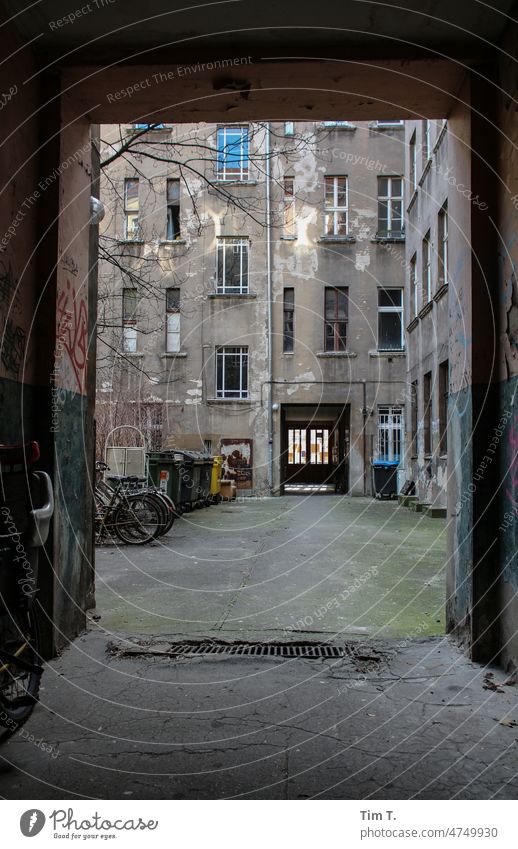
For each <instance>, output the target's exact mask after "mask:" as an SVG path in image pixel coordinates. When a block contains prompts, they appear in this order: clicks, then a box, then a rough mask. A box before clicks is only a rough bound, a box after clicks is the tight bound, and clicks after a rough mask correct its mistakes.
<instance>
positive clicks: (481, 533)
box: [0, 37, 518, 663]
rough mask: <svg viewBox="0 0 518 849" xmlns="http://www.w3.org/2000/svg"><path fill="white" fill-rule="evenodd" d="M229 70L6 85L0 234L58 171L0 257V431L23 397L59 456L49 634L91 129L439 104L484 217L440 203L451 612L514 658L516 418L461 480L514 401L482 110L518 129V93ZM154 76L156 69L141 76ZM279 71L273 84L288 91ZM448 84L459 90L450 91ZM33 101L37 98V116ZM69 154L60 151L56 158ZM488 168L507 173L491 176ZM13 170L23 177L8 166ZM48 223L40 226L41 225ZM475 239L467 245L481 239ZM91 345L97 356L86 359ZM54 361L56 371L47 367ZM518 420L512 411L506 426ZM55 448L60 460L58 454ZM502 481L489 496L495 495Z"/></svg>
mask: <svg viewBox="0 0 518 849" xmlns="http://www.w3.org/2000/svg"><path fill="white" fill-rule="evenodd" d="M13 43H14V42H13V41H12V40H10V43H9V44H8V45H6V52H7V53H9V52H10V51H11V50H12V46H13ZM509 43H512V38H511V37H509ZM18 56H19V61H20V64H19V66H18V67H17V66H16V62H13V63H6V65H4V66H2V68H3V73H4V74H7V76H5V77H3V78H2V81H3V82H2V90H5V89H6V88H8V85H9V84H10V77H11V74H14V73H18V74H19V75H20V76H21V77H23V78H25V76H26V75H27V69H28V68H30V67H31V62H32V59H31V56H30V53H29V51H28V50H25V51H23V52H20V54H18ZM32 67H34V63H32ZM158 72H160V73H161V74H165V79H164V78H162V77H159V79H158V81H157V80H154V78H153V75H154V74H157V73H158ZM171 73H172V76H169V75H170V74H171ZM491 73H492V74H494V75H495V77H496V78H498V73H500V76H501V78H502V80H507V82H506V85H507V86H508V87H509V89H510V91H511V93H512V92H513V91H514V92H515V85H514V82H513V77H512V74H513V69H512V65H511V63H509V64H506V63H505V62H503V63H502V64H501V66H500V69H499V70H498V69H496V68H492V69H491ZM230 76H232V80H231V81H230V82H229V78H228V77H229V75H228V74H225V75H223V76H222V74H221V71H220V70H216V71H212V70H210V69H209V70H207V71H204V72H201V73H196V74H194V75H191V76H189V77H185V78H179V77H178V74H177V72H176V66H174V65H165V64H164V65H157V64H155V65H153V66H141V67H136V66H131V67H130V66H124V67H117V68H112V69H108V70H103V71H102V72H99V69H98V68H95V67H92V68H90V69H88V68H86V67H82V68H80V69H66V70H63V71H61V73H60V74H53V75H52V76H50V75H49V76H45V75H43V77H41V78H40V81H39V82H38V84H36V83H35V82H33V83H32V85H31V84H28V86H29V87H28V88H26V89H24V97H23V98H16V97H15V98H13V101H12V103H11V104H10V110H6V109H4V112H3V116H4V118H5V119H7V118H8V119H9V121H10V122H11V125H12V128H13V131H14V136H13V140H12V142H11V143H10V144H9V146H8V147H4V148H3V149H2V150H3V152H2V154H1V155H2V157H4V158H3V159H2V160H1V161H0V165H1V167H2V169H3V172H4V173H6V174H8V175H10V180H9V184H8V185H9V187H8V191H9V192H10V193H11V194H10V195H9V197H10V203H9V205H8V206H4V207H0V210H1V212H0V214H1V215H2V216H3V218H2V219H1V220H2V231H3V232H6V231H7V230H8V228H9V227H10V226H11V223H12V220H13V218H14V216H15V215H16V212H17V210H18V209H20V208H21V207H22V206H23V204H24V201H25V200H26V198H28V197H30V196H32V194H33V192H34V191H35V190H36V189H37V187H38V183H39V181H40V180H41V178H42V176H43V178H44V179H47V177H48V178H50V177H51V176H52V177H53V179H51V180H50V182H49V184H48V186H46V188H45V189H44V190H42V192H43V193H42V195H41V197H40V198H38V201H39V202H38V204H34V205H32V206H29V207H28V208H27V210H26V213H27V214H26V215H25V216H24V217H23V219H22V220H23V228H22V227H20V228H15V237H13V238H11V239H10V240H9V242H8V244H7V245H6V248H5V250H4V252H3V253H2V255H1V261H4V262H10V263H11V269H12V270H13V273H14V276H15V277H18V278H19V277H20V275H22V274H23V280H24V294H23V299H25V300H23V299H22V302H21V305H20V316H21V319H20V326H22V330H23V329H24V330H25V333H26V337H27V348H26V349H25V348H24V355H23V363H24V365H23V369H18V371H17V372H16V373H15V374H12V375H9V374H8V373H6V371H5V368H4V372H3V373H2V392H3V393H4V396H5V398H6V399H7V404H8V408H9V409H12V410H13V415H12V416H6V417H5V429H4V432H3V433H2V438H3V439H14V438H16V437H17V435H18V434H19V433H20V430H21V416H20V412H19V411H20V410H24V413H23V415H24V416H25V419H26V426H25V433H26V434H29V433H30V434H31V435H35V436H36V438H38V435H41V441H42V443H43V445H44V461H45V464H46V465H47V466H48V467H49V468H52V469H53V470H54V480H55V486H56V490H57V497H58V506H59V509H58V511H57V514H56V519H55V525H54V538H53V541H51V543H50V546H49V551H48V554H49V559H50V562H52V563H53V564H54V567H55V573H54V575H55V577H54V578H53V580H52V582H50V581H48V582H47V583H46V588H45V590H44V593H43V595H44V596H45V595H46V596H47V610H48V613H49V621H50V620H52V621H54V623H56V632H55V633H54V635H53V637H52V640H53V643H54V645H56V644H58V643H59V642H60V641H64V640H65V639H67V638H68V637H72V636H74V634H76V633H77V632H78V631H79V630H80V628H81V627H82V626H83V624H84V611H85V608H86V605H87V602H88V599H89V598H91V583H92V572H91V566H90V556H91V535H90V531H91V504H90V498H89V496H88V492H89V474H90V467H89V465H88V463H89V462H90V463H91V461H92V459H93V455H92V442H91V435H92V434H91V426H92V415H91V404H92V403H93V383H92V370H93V366H94V361H95V351H94V347H93V345H92V338H93V336H92V331H93V328H94V312H95V271H94V270H93V255H94V253H95V238H96V234H95V228H93V227H91V226H90V224H89V206H88V197H89V195H90V193H91V192H94V193H95V182H96V173H95V166H93V165H92V162H91V158H90V153H89V149H88V144H89V132H90V126H91V125H93V124H97V123H100V122H113V121H120V122H131V121H137V120H146V121H154V120H172V119H174V120H175V121H203V120H204V121H217V120H224V121H229V120H232V121H234V120H254V119H265V118H272V119H273V118H277V119H281V120H282V119H285V118H289V119H294V118H297V117H301V118H302V117H303V118H306V119H307V117H308V116H309V115H310V116H311V118H312V119H316V120H318V119H330V118H341V117H346V118H348V119H351V120H371V119H375V118H387V119H388V118H394V117H397V118H404V117H413V118H416V117H417V118H419V117H431V118H433V117H436V118H439V117H444V116H447V117H448V118H449V121H450V126H451V128H452V130H453V133H454V135H455V137H456V139H457V142H456V144H455V147H456V153H455V156H456V160H455V162H454V169H457V170H458V175H459V177H458V179H459V181H462V183H463V184H464V185H469V186H471V189H472V191H473V194H475V195H476V194H477V193H479V195H480V198H484V202H487V205H488V209H490V213H488V211H487V209H485V210H482V209H480V208H477V207H475V206H474V204H473V203H472V202H471V201H470V200H469V199H467V198H466V197H465V196H464V195H463V194H462V193H461V192H458V193H455V200H454V201H453V207H452V211H451V214H452V220H457V221H458V222H459V226H460V227H461V229H462V231H463V232H464V233H465V234H466V237H467V239H468V241H466V239H465V240H464V241H462V240H460V241H459V244H458V247H457V248H455V250H456V251H457V255H456V256H454V257H452V269H453V273H454V274H455V275H456V279H457V282H458V286H457V294H456V298H455V299H452V300H451V302H450V331H451V349H450V360H451V365H452V384H451V388H452V400H451V402H450V404H451V412H452V425H451V427H452V432H451V434H452V446H453V447H452V451H451V455H452V456H451V459H450V472H451V480H452V481H453V486H454V488H453V489H452V494H451V496H450V504H449V515H450V519H451V522H450V527H451V536H450V549H449V550H450V564H449V565H450V571H449V590H450V595H451V600H450V604H449V624H450V628H451V629H452V630H456V631H457V632H458V633H459V634H460V635H463V636H464V637H465V638H466V641H467V643H468V644H469V645H470V646H471V647H472V648H473V646H475V650H474V651H473V654H474V656H479V657H492V656H493V655H494V654H495V650H496V652H498V651H499V650H502V654H501V657H502V658H503V659H504V662H506V663H507V662H511V661H512V659H513V657H514V658H515V659H516V658H517V657H518V646H517V645H516V642H513V640H512V633H513V628H514V623H515V622H516V619H517V611H516V605H515V602H514V601H512V598H513V592H514V589H513V588H515V587H516V571H515V569H513V566H512V565H511V564H510V563H508V562H507V561H509V560H510V558H511V557H512V555H514V552H515V551H516V525H517V523H516V517H517V511H516V510H515V504H516V503H517V501H516V499H517V497H518V494H517V492H516V475H515V474H514V470H515V469H516V466H515V462H516V461H515V450H514V445H515V441H514V440H515V438H516V436H515V434H516V429H515V428H514V429H513V427H510V426H507V427H506V428H505V438H504V437H502V439H501V441H500V443H499V457H500V459H499V460H495V464H489V465H491V466H492V468H491V469H490V470H489V471H488V472H487V473H485V475H483V477H482V480H481V481H479V482H478V483H479V485H478V486H477V489H476V491H475V492H472V491H470V484H471V483H472V479H473V475H474V473H476V471H477V469H478V465H479V463H480V461H481V458H482V457H483V456H484V455H485V454H486V449H487V446H488V444H489V443H488V439H489V438H490V437H491V434H492V431H493V428H494V427H498V423H499V417H500V416H501V414H502V412H503V411H504V410H506V409H509V408H510V406H511V404H512V403H513V404H514V395H513V392H514V388H515V381H516V373H515V370H514V364H513V363H514V354H513V344H514V341H513V327H514V324H513V322H514V321H515V313H514V310H515V304H516V301H513V300H512V298H513V296H512V292H513V291H515V289H516V282H515V278H514V266H513V264H512V253H513V251H515V250H516V243H515V241H514V239H515V232H516V210H515V207H514V204H513V201H512V194H511V193H510V192H509V191H508V188H507V187H508V186H509V185H511V184H512V180H514V179H515V177H512V176H511V175H512V173H513V172H514V174H516V170H517V169H516V164H517V163H516V151H515V148H514V146H513V143H512V142H510V141H506V140H505V139H504V138H503V134H502V133H499V132H495V130H491V123H490V122H491V120H492V119H493V118H494V120H495V121H496V122H497V125H498V129H499V130H502V129H504V128H505V131H506V132H507V133H508V134H509V135H511V131H512V132H513V133H515V130H514V128H513V125H512V122H513V119H514V115H515V113H514V111H513V109H514V107H508V106H507V103H506V99H505V98H503V97H502V98H500V101H499V100H498V98H497V97H496V96H495V91H494V89H492V88H491V85H490V84H489V83H488V84H485V83H483V81H482V79H481V78H479V77H473V76H472V79H471V81H470V80H469V74H467V73H466V70H465V67H463V66H462V65H459V64H457V63H456V62H450V61H447V60H410V61H401V60H391V61H387V62H381V61H374V62H368V63H366V62H362V61H359V62H340V61H335V60H332V61H329V62H325V61H319V62H308V63H301V62H299V61H290V62H285V63H279V62H276V61H270V62H262V63H261V62H260V61H259V60H257V61H254V58H253V57H252V61H251V62H247V63H246V64H243V65H240V67H239V69H238V72H236V71H235V69H232V73H231V74H230ZM148 79H151V80H152V82H150V84H149V85H148V84H147V82H146V81H147V80H148ZM279 80H282V81H283V86H284V88H283V89H282V90H280V89H279ZM463 80H464V84H463ZM141 83H144V84H142V85H141ZM231 83H232V84H231ZM463 85H464V88H463ZM137 86H138V87H137ZM488 86H489V88H488ZM459 92H462V96H461V97H460V98H459V99H458V100H456V98H457V96H458V95H459ZM488 96H489V100H488ZM462 101H463V102H462ZM470 103H471V104H472V105H474V106H475V107H477V105H478V106H480V110H479V111H480V113H481V114H480V115H477V116H476V117H475V118H473V116H472V115H471V114H470ZM488 104H492V106H491V108H492V109H493V112H494V115H493V116H489V121H488V117H486V115H485V114H484V111H486V112H487V109H488ZM38 107H41V109H42V111H41V112H36V109H37V108H38ZM470 148H475V150H476V149H477V148H480V149H481V152H482V154H483V155H482V158H477V157H476V156H475V157H474V156H473V155H472V154H470ZM64 163H68V164H67V165H66V167H65V166H64ZM488 163H489V165H488ZM489 166H490V167H489ZM495 171H496V173H497V174H500V176H501V177H502V182H501V183H500V184H499V183H498V181H497V180H495ZM18 172H19V174H20V176H19V177H18V176H17V178H16V179H12V176H13V175H14V174H15V173H16V174H18ZM515 189H516V191H518V188H516V187H515ZM515 189H513V194H514V193H515ZM42 199H43V202H41V200H42ZM486 199H487V201H486ZM58 212H60V216H59V219H58V216H57V214H58ZM58 220H59V225H58ZM495 221H498V226H499V231H500V232H501V233H502V234H503V239H502V240H501V241H500V242H498V238H499V237H498V236H497V235H496V234H495V232H493V231H494V227H493V223H494V222H495ZM4 225H5V226H4ZM492 228H493V229H492ZM41 234H44V238H43V239H40V238H39V237H40V236H41ZM470 243H473V244H476V252H474V251H472V250H471V248H470ZM499 245H500V247H499ZM497 256H500V268H498V267H497V262H496V259H497ZM29 257H31V262H30V263H29V264H27V258H29ZM488 282H489V286H488V285H487V284H488ZM452 288H454V287H452ZM40 296H41V301H40V302H39V298H40ZM38 303H39V305H38ZM495 306H496V307H497V309H496V313H495ZM67 309H68V312H67ZM492 314H493V315H497V316H498V319H496V318H495V321H494V322H493V323H492V324H491V325H490V324H489V323H488V316H490V315H492ZM22 320H23V321H22ZM4 321H5V319H4ZM504 325H505V328H506V329H505V332H502V330H501V327H502V328H503V327H504ZM496 342H498V345H497V344H496ZM88 349H89V351H90V360H89V365H86V361H85V357H86V351H87V350H88ZM35 351H37V357H36V356H35V353H34V352H35ZM505 351H507V354H505V353H504V352H505ZM495 357H496V360H495ZM56 359H59V364H60V369H59V373H58V375H57V377H54V373H53V369H54V367H55V362H56ZM8 362H9V360H8ZM494 362H497V363H498V369H497V370H495V369H493V371H491V370H490V369H488V364H491V363H494ZM488 387H491V388H490V392H489V395H488ZM53 389H56V390H58V392H59V393H60V394H59V397H60V398H61V399H62V400H61V401H59V403H58V425H57V427H58V429H57V430H55V431H51V429H50V428H51V426H52V415H53V412H54V409H53V400H54V399H55V393H54V394H53ZM495 416H496V422H495V421H494V420H495ZM515 416H516V413H515V411H513V418H512V423H513V424H515V423H516V422H515ZM17 417H18V418H17ZM513 452H514V453H513ZM55 458H59V462H56V463H55ZM498 463H500V468H499V469H498V471H499V472H504V471H505V470H506V469H507V468H508V467H509V466H510V465H511V466H512V471H511V473H510V474H507V475H506V478H505V486H504V489H502V490H501V491H500V490H499V489H498V485H497V484H495V472H494V471H493V469H497V468H498ZM497 477H498V475H497ZM496 491H498V492H499V495H498V497H497V498H494V497H493V496H494V493H495V492H496ZM459 500H460V501H461V504H460V507H458V502H459ZM509 508H510V509H509ZM509 512H511V515H512V517H513V521H512V523H511V525H510V526H509V529H506V530H507V533H506V534H504V533H501V534H499V535H498V536H499V537H501V540H500V539H497V540H496V542H495V541H494V539H491V534H490V533H489V531H488V529H490V530H493V531H494V530H495V529H496V530H498V528H499V523H500V522H501V521H502V520H503V517H504V516H505V514H506V513H509ZM482 520H483V521H482ZM494 536H495V534H494V533H493V537H494ZM491 543H493V545H492V546H490V544H491ZM488 546H490V547H489V553H488V554H486V553H485V552H486V549H487V548H488ZM502 565H503V566H504V567H505V568H504V569H503V570H502ZM506 604H508V606H507V607H506V606H505V605H506Z"/></svg>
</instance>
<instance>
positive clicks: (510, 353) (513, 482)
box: [492, 25, 518, 668]
mask: <svg viewBox="0 0 518 849" xmlns="http://www.w3.org/2000/svg"><path fill="white" fill-rule="evenodd" d="M517 43H518V27H517V26H516V25H515V26H512V27H510V28H509V30H508V31H507V34H506V38H505V39H504V42H503V45H502V47H503V49H504V50H505V51H507V53H508V55H507V56H504V57H503V59H502V61H501V64H500V84H501V86H502V89H503V91H504V92H505V94H504V93H503V94H502V95H501V97H500V99H499V104H498V114H497V121H498V129H499V145H498V162H499V175H500V182H499V184H498V222H499V226H498V231H499V244H498V269H497V279H498V292H499V299H498V309H499V316H498V329H499V345H498V350H499V360H498V363H499V408H500V419H499V422H498V423H497V425H496V430H495V431H494V433H493V437H492V438H493V439H498V440H499V441H500V442H499V444H500V445H501V455H500V468H499V479H500V481H501V486H500V490H499V523H498V532H499V537H500V558H499V559H500V569H501V572H502V586H501V599H500V603H501V608H502V615H501V643H502V661H503V664H504V666H506V667H510V668H513V667H514V668H516V667H517V666H518V633H517V632H518V562H517V558H518V407H517V400H516V395H517V391H518V279H517V267H518V122H517V111H516V110H517V106H516V102H517V100H518V83H517V77H516V45H517Z"/></svg>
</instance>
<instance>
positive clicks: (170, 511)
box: [104, 464, 179, 536]
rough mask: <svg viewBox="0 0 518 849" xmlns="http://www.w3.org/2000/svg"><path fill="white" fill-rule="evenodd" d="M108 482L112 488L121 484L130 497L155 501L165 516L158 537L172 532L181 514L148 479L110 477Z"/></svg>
mask: <svg viewBox="0 0 518 849" xmlns="http://www.w3.org/2000/svg"><path fill="white" fill-rule="evenodd" d="M104 465H105V464H104ZM106 471H110V470H109V468H108V467H106ZM107 482H108V484H111V485H112V486H113V485H116V484H120V485H121V486H122V490H123V492H125V493H126V494H128V495H145V496H146V497H148V498H151V499H152V500H154V501H155V502H156V503H157V505H158V507H159V509H160V511H161V512H162V516H163V527H162V528H161V529H160V532H159V534H158V536H164V534H167V533H168V532H169V531H170V530H171V528H172V527H173V524H174V520H175V519H176V518H178V515H179V514H178V511H177V509H176V506H175V503H174V501H173V500H172V499H171V498H170V497H169V496H168V495H167V493H165V492H164V491H163V490H162V489H158V487H156V486H155V485H154V484H149V483H148V481H147V479H146V478H140V477H138V476H137V475H109V476H108V477H107Z"/></svg>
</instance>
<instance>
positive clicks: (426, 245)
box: [422, 230, 432, 304]
mask: <svg viewBox="0 0 518 849" xmlns="http://www.w3.org/2000/svg"><path fill="white" fill-rule="evenodd" d="M422 283H423V285H422V289H423V304H428V303H430V301H431V300H432V245H431V242H430V231H429V230H428V233H427V234H426V236H425V237H424V239H423V281H422Z"/></svg>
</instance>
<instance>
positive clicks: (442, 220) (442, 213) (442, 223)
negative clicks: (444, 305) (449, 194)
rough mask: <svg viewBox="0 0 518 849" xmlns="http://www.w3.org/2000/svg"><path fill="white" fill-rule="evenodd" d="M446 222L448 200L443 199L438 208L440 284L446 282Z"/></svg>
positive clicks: (447, 222) (443, 284)
mask: <svg viewBox="0 0 518 849" xmlns="http://www.w3.org/2000/svg"><path fill="white" fill-rule="evenodd" d="M448 224H449V221H448V201H445V202H444V203H443V205H442V207H441V208H440V210H439V238H440V245H439V250H440V256H439V262H440V273H439V279H440V283H441V285H442V286H445V285H446V284H447V283H448Z"/></svg>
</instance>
